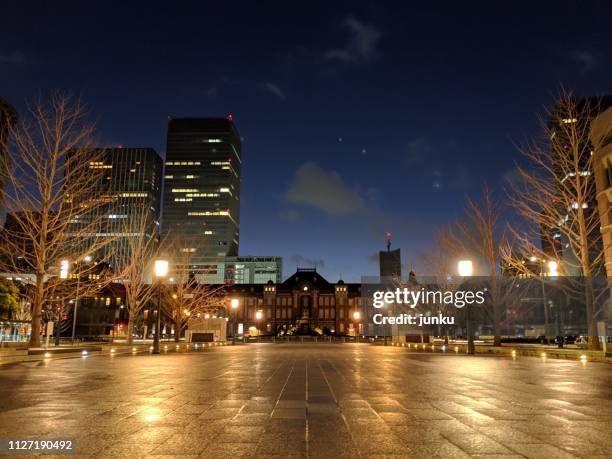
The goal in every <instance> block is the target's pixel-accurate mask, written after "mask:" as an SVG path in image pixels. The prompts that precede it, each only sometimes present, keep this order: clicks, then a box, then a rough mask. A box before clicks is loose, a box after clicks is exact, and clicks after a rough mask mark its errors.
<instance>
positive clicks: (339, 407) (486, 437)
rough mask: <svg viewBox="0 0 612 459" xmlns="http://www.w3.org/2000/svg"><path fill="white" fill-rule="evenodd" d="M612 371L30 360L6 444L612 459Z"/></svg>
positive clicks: (374, 353)
mask: <svg viewBox="0 0 612 459" xmlns="http://www.w3.org/2000/svg"><path fill="white" fill-rule="evenodd" d="M611 374H612V372H611V367H610V365H609V364H605V363H591V362H589V363H586V364H582V363H580V362H577V361H566V360H551V359H548V360H543V359H538V358H531V357H519V358H517V359H516V360H513V359H512V358H508V357H493V356H491V357H489V356H465V355H456V354H454V353H453V354H449V355H443V354H431V353H429V354H427V353H415V352H414V351H412V352H410V351H408V350H406V349H402V348H396V347H390V346H389V347H383V346H373V345H369V344H310V345H300V344H284V345H280V344H250V345H240V346H227V347H222V348H216V349H214V350H211V351H206V352H187V353H178V354H177V353H169V354H162V355H159V356H152V355H135V356H132V355H116V356H114V357H107V356H105V357H93V356H91V357H87V358H79V359H64V360H52V361H50V362H30V363H22V364H15V365H10V366H4V367H0V396H1V397H0V403H1V414H0V432H1V434H0V436H1V437H3V438H25V437H31V438H59V437H61V438H66V437H73V438H74V439H75V440H76V449H77V455H78V456H85V455H92V456H96V457H126V458H129V457H156V458H157V457H159V458H161V457H210V458H223V457H228V458H229V457H321V458H327V457H329V458H332V457H364V458H365V457H367V458H370V457H381V458H382V457H447V458H461V457H494V458H498V459H501V458H506V457H537V458H542V457H549V458H556V459H560V458H565V457H588V458H593V457H597V456H600V457H610V444H611V440H612V434H611V432H612V382H611V378H610V376H611ZM27 457H30V456H27ZM64 457H65V456H64Z"/></svg>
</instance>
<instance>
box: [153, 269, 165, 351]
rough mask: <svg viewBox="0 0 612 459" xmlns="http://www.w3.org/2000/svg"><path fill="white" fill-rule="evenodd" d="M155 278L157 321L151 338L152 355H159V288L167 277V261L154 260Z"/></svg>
mask: <svg viewBox="0 0 612 459" xmlns="http://www.w3.org/2000/svg"><path fill="white" fill-rule="evenodd" d="M154 271H155V277H156V278H157V280H158V285H157V319H156V323H155V336H153V354H159V335H160V329H161V286H162V282H163V279H164V277H166V276H167V275H168V260H155V270H154Z"/></svg>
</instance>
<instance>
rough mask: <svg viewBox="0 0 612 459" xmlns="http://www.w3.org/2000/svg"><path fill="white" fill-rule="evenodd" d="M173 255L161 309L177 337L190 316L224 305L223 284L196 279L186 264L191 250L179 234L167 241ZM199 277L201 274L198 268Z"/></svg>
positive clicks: (188, 262)
mask: <svg viewBox="0 0 612 459" xmlns="http://www.w3.org/2000/svg"><path fill="white" fill-rule="evenodd" d="M168 245H169V246H171V250H170V251H171V253H172V254H174V259H173V260H172V263H171V265H172V266H173V267H174V272H173V273H172V282H171V283H170V284H168V285H166V286H165V288H164V289H163V302H162V304H163V307H164V311H165V313H166V314H167V315H168V316H169V317H171V318H172V321H173V322H174V339H175V341H178V340H179V339H180V336H181V333H182V331H183V329H184V328H185V327H186V326H187V322H188V321H189V319H190V318H192V317H194V316H199V315H200V314H205V313H210V314H212V313H214V312H216V311H217V310H218V309H219V307H222V308H223V307H226V306H227V305H226V304H225V303H226V295H225V294H224V289H223V286H218V285H209V284H203V283H199V282H198V281H197V277H196V275H195V274H193V273H192V272H191V271H190V269H189V267H190V266H191V264H192V256H193V252H192V251H191V249H190V247H189V245H190V244H186V243H185V242H184V240H183V239H182V238H180V237H176V236H175V237H174V239H173V241H172V242H171V243H169V244H168ZM199 274H200V276H199V277H200V278H202V277H205V275H202V273H201V272H200V273H199Z"/></svg>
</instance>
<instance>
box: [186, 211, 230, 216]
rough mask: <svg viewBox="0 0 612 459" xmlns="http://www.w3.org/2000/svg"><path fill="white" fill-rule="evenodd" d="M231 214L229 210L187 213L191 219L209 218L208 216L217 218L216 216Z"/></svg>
mask: <svg viewBox="0 0 612 459" xmlns="http://www.w3.org/2000/svg"><path fill="white" fill-rule="evenodd" d="M229 214H230V213H229V212H228V211H227V210H215V211H210V210H207V211H205V212H187V215H188V216H189V217H207V216H215V215H229Z"/></svg>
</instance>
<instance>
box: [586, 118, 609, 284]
mask: <svg viewBox="0 0 612 459" xmlns="http://www.w3.org/2000/svg"><path fill="white" fill-rule="evenodd" d="M589 139H590V140H591V144H592V145H593V169H594V170H595V185H596V187H597V207H598V210H599V219H600V222H601V225H600V228H601V237H602V239H603V248H604V263H605V266H606V273H607V275H608V277H612V107H611V108H608V109H607V110H606V111H605V112H603V113H602V114H600V115H599V116H598V117H597V118H595V119H594V120H593V121H592V122H591V132H590V135H589Z"/></svg>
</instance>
